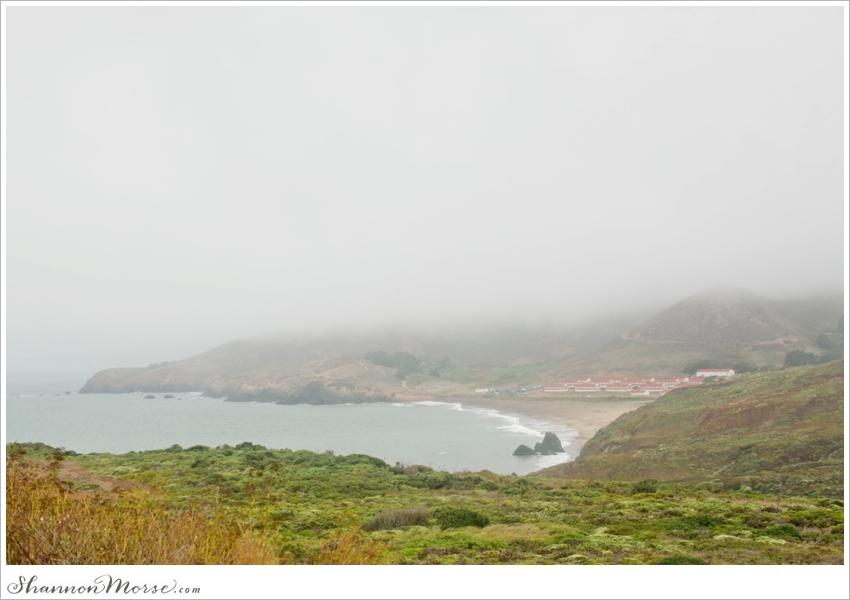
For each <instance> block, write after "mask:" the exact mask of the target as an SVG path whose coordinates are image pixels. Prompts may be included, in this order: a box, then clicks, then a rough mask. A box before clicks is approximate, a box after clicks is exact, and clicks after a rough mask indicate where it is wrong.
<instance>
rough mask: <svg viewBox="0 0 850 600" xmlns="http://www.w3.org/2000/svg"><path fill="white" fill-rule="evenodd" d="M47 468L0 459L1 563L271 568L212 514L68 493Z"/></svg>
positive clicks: (144, 496)
mask: <svg viewBox="0 0 850 600" xmlns="http://www.w3.org/2000/svg"><path fill="white" fill-rule="evenodd" d="M58 467H59V463H58V462H53V463H51V465H50V466H49V467H45V466H42V465H40V464H37V463H33V462H29V461H25V460H23V459H22V458H21V457H20V455H14V454H13V455H12V456H10V457H9V459H7V461H6V560H7V563H8V564H19V565H27V564H29V565H57V564H66V565H81V564H89V565H90V564H100V565H109V564H123V565H128V564H131V565H144V564H155V565H166V564H175V565H176V564H183V565H186V564H275V563H277V559H276V556H275V552H274V550H273V549H272V548H271V547H270V546H269V545H268V544H267V543H265V542H264V541H263V540H258V539H255V538H254V536H252V535H251V534H250V533H249V532H248V531H246V530H244V529H243V528H241V527H240V526H239V525H238V524H237V523H235V522H233V521H231V520H230V519H228V518H226V517H225V515H223V514H222V513H221V512H220V511H216V510H210V509H204V508H200V507H194V508H183V509H171V508H168V507H167V506H166V505H165V504H164V503H163V502H161V501H159V499H158V498H157V497H155V496H154V495H153V494H151V493H150V492H129V493H122V494H115V495H110V496H109V497H105V496H102V495H99V494H91V493H85V492H75V491H72V490H70V489H69V486H68V485H67V484H65V483H63V482H61V481H60V480H59V478H58V476H57V474H58Z"/></svg>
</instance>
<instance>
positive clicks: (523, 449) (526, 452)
mask: <svg viewBox="0 0 850 600" xmlns="http://www.w3.org/2000/svg"><path fill="white" fill-rule="evenodd" d="M535 454H537V452H535V451H534V450H532V449H531V448H529V447H528V446H526V445H525V444H520V445H519V447H518V448H517V449H516V450H514V456H534V455H535Z"/></svg>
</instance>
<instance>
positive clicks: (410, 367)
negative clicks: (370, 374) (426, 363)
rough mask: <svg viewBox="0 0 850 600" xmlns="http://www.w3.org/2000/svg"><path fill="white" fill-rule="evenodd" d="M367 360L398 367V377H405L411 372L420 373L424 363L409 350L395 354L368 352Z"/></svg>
mask: <svg viewBox="0 0 850 600" xmlns="http://www.w3.org/2000/svg"><path fill="white" fill-rule="evenodd" d="M366 360H369V361H371V362H372V363H373V364H376V365H380V366H382V367H390V368H393V369H398V371H396V374H395V376H396V379H404V378H405V377H407V376H408V375H410V374H411V373H418V372H419V371H420V370H421V369H420V367H421V365H422V361H421V360H419V359H418V358H416V357H415V356H413V355H412V354H410V353H409V352H396V353H395V354H387V353H386V352H384V351H379V352H368V353H367V354H366Z"/></svg>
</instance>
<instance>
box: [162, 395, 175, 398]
mask: <svg viewBox="0 0 850 600" xmlns="http://www.w3.org/2000/svg"><path fill="white" fill-rule="evenodd" d="M173 397H174V396H172V395H171V394H166V395H165V396H163V398H173Z"/></svg>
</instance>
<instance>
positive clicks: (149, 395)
mask: <svg viewBox="0 0 850 600" xmlns="http://www.w3.org/2000/svg"><path fill="white" fill-rule="evenodd" d="M154 398H156V396H154V395H153V394H148V395H147V396H145V400H152V399H154Z"/></svg>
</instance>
